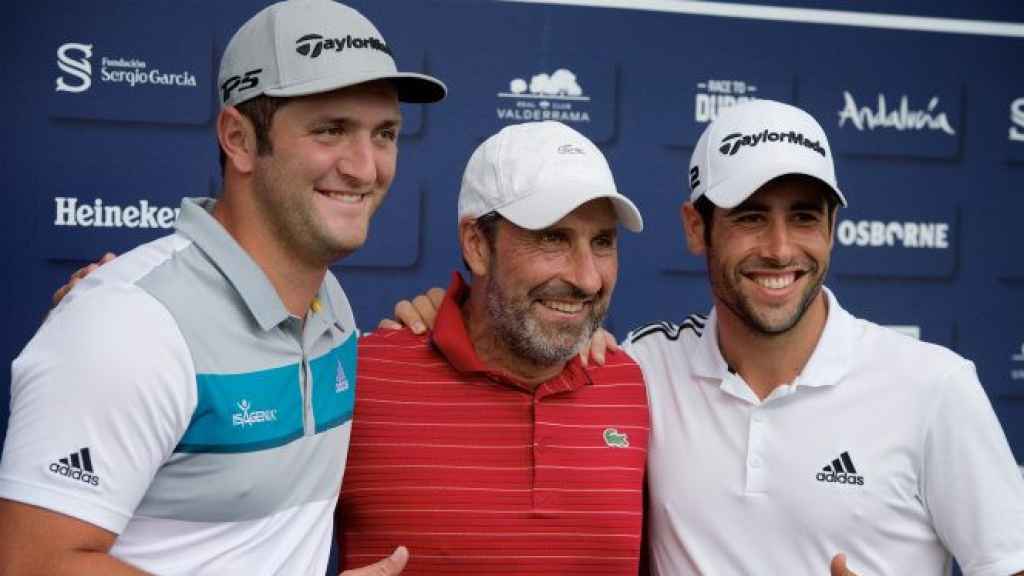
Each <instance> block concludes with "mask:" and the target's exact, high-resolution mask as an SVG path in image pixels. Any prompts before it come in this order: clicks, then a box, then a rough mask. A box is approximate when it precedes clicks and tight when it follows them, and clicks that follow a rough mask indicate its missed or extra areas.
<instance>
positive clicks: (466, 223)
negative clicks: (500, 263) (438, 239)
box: [459, 218, 492, 277]
mask: <svg viewBox="0 0 1024 576" xmlns="http://www.w3.org/2000/svg"><path fill="white" fill-rule="evenodd" d="M459 246H460V247H461V248H462V259H463V260H465V261H466V265H467V266H469V270H470V271H471V272H472V273H473V275H474V276H481V277H482V276H486V275H487V271H488V270H490V263H491V256H492V255H491V246H490V244H489V243H488V242H487V238H485V237H484V234H483V232H481V231H480V227H479V226H477V225H476V220H472V219H470V218H466V219H463V220H461V221H459Z"/></svg>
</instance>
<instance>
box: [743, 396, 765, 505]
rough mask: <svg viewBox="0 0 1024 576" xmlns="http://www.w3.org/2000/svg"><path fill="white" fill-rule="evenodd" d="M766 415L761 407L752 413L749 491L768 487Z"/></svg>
mask: <svg viewBox="0 0 1024 576" xmlns="http://www.w3.org/2000/svg"><path fill="white" fill-rule="evenodd" d="M765 428H766V425H765V417H764V414H763V413H762V410H761V409H760V408H759V407H755V408H754V409H753V410H752V411H751V414H750V425H749V432H748V434H747V482H746V491H747V492H748V493H760V492H765V491H766V489H767V471H766V470H765V459H764V435H765Z"/></svg>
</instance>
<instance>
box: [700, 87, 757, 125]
mask: <svg viewBox="0 0 1024 576" xmlns="http://www.w3.org/2000/svg"><path fill="white" fill-rule="evenodd" d="M756 92H757V86H755V85H754V84H751V83H749V82H744V81H743V80H710V79H709V80H706V81H704V82H698V83H697V92H695V93H694V99H693V119H694V120H695V121H697V122H699V123H701V124H706V123H708V122H711V121H712V120H714V119H715V118H718V115H719V113H721V112H722V110H725V109H726V108H730V107H732V106H735V105H737V104H741V103H743V102H747V101H749V100H757V96H755V95H754V94H755V93H756Z"/></svg>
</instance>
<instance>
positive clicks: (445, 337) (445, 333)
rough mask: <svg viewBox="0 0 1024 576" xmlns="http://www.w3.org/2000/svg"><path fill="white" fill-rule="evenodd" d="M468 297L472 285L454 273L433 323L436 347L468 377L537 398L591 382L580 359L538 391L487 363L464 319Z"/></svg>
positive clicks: (567, 390) (545, 383) (568, 365)
mask: <svg viewBox="0 0 1024 576" xmlns="http://www.w3.org/2000/svg"><path fill="white" fill-rule="evenodd" d="M468 296H469V286H468V285H467V284H466V282H465V281H464V280H463V279H462V275H461V274H459V273H458V272H453V273H452V281H451V284H449V285H448V290H447V292H446V293H445V295H444V300H443V301H442V302H441V307H440V308H438V310H437V319H436V320H435V321H434V330H433V332H432V334H431V338H432V340H433V343H434V346H436V347H437V349H438V350H439V351H440V352H441V354H443V355H444V357H445V358H446V359H447V360H448V364H449V365H451V367H452V368H454V369H455V370H457V371H458V372H461V373H463V374H466V375H473V374H476V375H479V376H483V377H485V378H488V379H490V380H493V381H495V382H498V383H500V384H504V385H507V386H513V387H516V388H521V389H523V390H525V391H527V392H532V393H533V394H534V395H536V396H545V395H548V394H556V393H560V392H571V391H573V390H576V389H578V388H580V387H582V386H585V385H588V384H590V383H591V382H590V375H589V374H588V373H587V369H586V368H584V367H583V364H582V363H581V362H580V359H579V357H578V356H573V358H572V360H570V361H569V362H568V363H567V364H566V366H565V368H564V369H563V370H562V372H561V373H560V374H559V375H558V376H555V377H554V378H552V379H551V380H548V381H546V382H544V383H542V384H541V385H539V386H537V387H536V389H535V390H534V389H532V388H531V387H530V386H529V385H527V384H526V383H524V382H522V381H520V380H518V379H517V378H514V377H512V376H511V375H509V374H507V373H505V372H503V371H501V370H498V369H496V368H492V367H490V366H487V365H486V364H484V363H483V361H482V360H480V357H479V356H477V354H476V349H475V348H474V347H473V342H472V341H471V340H470V339H469V332H468V331H467V330H466V324H465V321H464V320H463V317H462V303H463V302H465V300H466V298H467V297H468Z"/></svg>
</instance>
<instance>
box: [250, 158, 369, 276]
mask: <svg viewBox="0 0 1024 576" xmlns="http://www.w3.org/2000/svg"><path fill="white" fill-rule="evenodd" d="M286 180H287V179H286V178H285V177H284V175H283V174H281V172H280V171H279V170H278V169H276V168H275V167H271V166H267V165H266V164H265V163H264V162H260V163H257V165H256V168H255V171H254V174H253V189H254V192H255V194H254V198H255V202H256V203H257V204H259V206H260V210H261V211H262V212H263V214H264V218H265V220H266V221H267V223H268V224H269V225H270V228H271V230H272V233H273V234H274V237H275V238H277V239H278V241H279V242H280V243H281V244H283V245H284V246H286V247H287V249H288V251H289V252H291V253H292V254H295V255H297V256H298V257H300V258H301V259H303V260H306V261H308V262H310V263H311V264H316V265H318V266H319V265H323V266H330V265H331V264H332V263H334V262H335V261H337V260H339V259H340V258H341V257H343V256H345V255H347V254H349V253H351V252H353V251H354V249H353V248H351V247H344V246H341V245H340V244H341V242H338V241H336V240H335V239H333V238H332V237H331V235H330V234H329V233H328V231H327V226H326V224H325V223H324V222H322V221H321V219H320V218H319V217H318V214H317V211H316V208H315V207H314V205H313V202H314V199H313V197H312V194H316V192H315V191H312V190H310V191H309V192H308V193H306V192H299V191H296V190H290V189H289V184H288V182H287V181H286Z"/></svg>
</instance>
